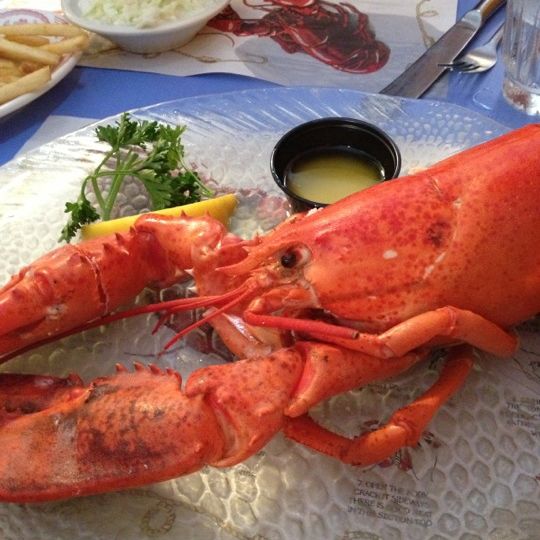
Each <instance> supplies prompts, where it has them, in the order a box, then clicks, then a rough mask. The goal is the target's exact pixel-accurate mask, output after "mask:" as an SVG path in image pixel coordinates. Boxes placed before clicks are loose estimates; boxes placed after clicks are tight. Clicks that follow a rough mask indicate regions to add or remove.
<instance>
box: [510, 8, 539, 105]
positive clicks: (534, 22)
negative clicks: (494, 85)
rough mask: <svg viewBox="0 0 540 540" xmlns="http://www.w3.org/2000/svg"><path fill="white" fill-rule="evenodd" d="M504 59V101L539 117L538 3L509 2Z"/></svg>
mask: <svg viewBox="0 0 540 540" xmlns="http://www.w3.org/2000/svg"><path fill="white" fill-rule="evenodd" d="M503 59H504V66H505V74H504V82H503V94H504V97H505V98H506V100H507V101H508V102H509V103H510V104H512V105H513V106H514V107H516V108H518V109H521V110H522V111H524V112H525V113H527V114H540V0H508V2H507V6H506V22H505V27H504V36H503Z"/></svg>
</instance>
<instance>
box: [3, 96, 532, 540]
mask: <svg viewBox="0 0 540 540" xmlns="http://www.w3.org/2000/svg"><path fill="white" fill-rule="evenodd" d="M134 114H135V115H136V116H137V117H139V118H147V119H158V120H162V121H165V122H172V123H181V124H187V126H188V130H187V131H186V134H185V146H186V151H187V156H188V160H189V161H190V162H191V163H192V164H193V165H194V166H196V167H197V168H198V169H199V170H200V172H201V174H202V175H203V176H204V177H206V178H209V179H211V181H212V182H215V185H216V186H217V187H218V189H219V190H222V191H228V190H233V191H235V192H237V193H238V195H239V199H240V206H239V208H238V211H237V213H236V216H235V219H234V221H233V224H232V227H233V229H234V230H235V231H237V232H240V233H241V234H245V235H251V234H253V233H254V232H256V231H264V230H266V229H268V228H269V227H272V226H273V225H274V224H276V223H277V222H279V221H280V220H282V219H283V218H284V217H285V216H286V215H287V211H288V207H287V204H286V203H285V201H284V200H283V198H282V196H281V193H280V192H279V191H278V190H277V188H275V187H274V183H273V181H272V179H271V177H270V174H269V166H268V163H269V156H270V151H271V149H272V146H273V145H274V144H275V142H276V141H277V140H278V139H279V138H280V136H281V135H283V133H284V132H285V131H287V130H288V129H290V128H291V127H293V126H295V125H297V124H299V123H301V122H303V121H306V120H310V119H314V118H319V117H325V116H336V115H339V116H350V117H356V118H362V119H365V120H367V121H370V122H373V123H375V124H377V125H379V126H380V127H381V128H382V129H385V130H386V131H388V132H389V134H390V135H391V136H392V137H393V138H394V139H395V141H396V142H397V144H398V145H399V147H400V149H401V151H402V154H403V162H404V163H403V172H404V173H405V172H407V171H408V170H411V169H414V168H417V167H423V166H426V165H428V164H431V163H433V162H435V161H438V160H440V159H441V158H443V157H445V156H448V155H449V154H452V153H455V152H457V151H460V150H462V149H464V148H466V147H469V146H471V145H474V144H477V143H480V142H482V141H484V140H487V139H490V138H493V137H495V136H497V135H499V134H501V133H503V132H504V131H505V129H504V128H503V127H502V126H500V125H498V124H496V123H493V122H491V121H490V120H487V119H485V118H483V117H481V116H478V115H476V114H473V113H471V112H469V111H466V110H465V109H460V108H456V107H453V106H449V105H446V104H442V103H437V102H430V101H412V100H403V99H397V98H393V97H387V96H380V95H367V94H363V93H360V92H357V91H348V90H336V89H308V88H293V89H289V88H277V89H270V90H257V91H247V92H241V93H232V94H224V95H221V96H203V97H199V98H190V99H185V100H179V101H175V102H170V103H165V104H161V105H156V106H153V107H149V108H146V109H142V110H137V111H134ZM110 121H111V119H107V120H105V121H103V123H107V122H110ZM102 152H103V146H102V145H101V144H99V143H97V142H96V141H95V138H94V135H93V126H89V127H88V128H85V129H82V130H80V131H77V132H75V133H73V134H71V135H68V136H66V137H63V138H60V139H57V140H56V141H54V142H52V143H50V144H47V145H44V146H42V147H40V148H39V149H37V150H35V151H32V152H30V153H28V154H26V155H24V156H22V157H21V158H19V159H17V160H16V161H12V162H10V163H8V164H7V165H5V166H4V167H2V168H1V169H0V186H1V187H0V230H1V231H2V234H1V235H0V278H1V280H2V281H4V280H6V279H7V277H8V275H9V274H11V273H12V272H15V271H16V270H17V269H18V268H19V267H20V266H21V265H23V264H24V263H27V262H29V261H31V260H32V259H33V258H35V257H36V256H37V255H39V254H41V253H43V252H45V251H47V250H49V249H51V248H53V247H55V246H56V239H57V237H58V233H59V231H60V229H61V227H62V224H63V222H64V214H63V206H64V202H65V201H67V200H71V199H74V198H75V197H76V195H77V191H78V189H79V186H80V182H81V179H82V178H83V177H84V175H85V174H86V173H87V172H88V171H90V170H91V169H92V167H93V166H94V165H95V164H97V162H98V161H99V160H100V156H101V155H102ZM495 166H496V165H495V164H494V167H495ZM145 205H146V199H145V197H144V194H142V193H140V192H139V191H138V190H137V189H136V187H135V186H130V187H129V188H128V189H127V190H126V192H125V193H124V199H123V203H122V209H121V212H120V213H122V214H125V213H129V212H133V210H137V211H139V210H142V209H144V208H145ZM148 294H150V293H145V294H143V295H141V299H140V300H142V301H145V300H147V298H146V296H147V295H148ZM185 322H186V321H184V323H185ZM152 324H153V319H152V317H149V318H148V319H145V318H141V319H137V320H135V319H133V320H130V321H124V322H121V323H118V324H115V325H111V326H109V327H108V328H106V329H96V330H93V331H89V332H86V333H85V334H83V335H79V336H74V337H71V338H68V339H65V340H63V341H61V342H58V343H55V344H52V345H49V346H46V347H42V348H41V349H38V350H36V351H34V352H32V353H31V354H27V355H24V356H22V357H20V358H18V359H16V360H14V361H12V362H10V363H8V364H7V365H6V366H4V369H6V370H9V371H25V372H36V371H39V372H47V373H55V374H61V375H64V374H67V373H69V372H72V371H76V372H78V373H80V374H81V375H82V376H83V377H84V378H85V379H86V380H90V379H91V378H93V377H96V376H98V375H103V374H107V373H112V372H113V369H114V368H113V366H114V363H115V362H118V361H120V362H124V363H126V364H128V365H129V364H131V363H132V362H133V361H134V360H136V359H140V360H142V361H148V362H156V363H157V364H158V365H160V366H174V367H175V368H176V369H179V370H180V371H181V372H182V374H183V375H186V374H187V373H189V372H190V371H192V370H193V369H195V368H196V367H198V366H201V365H206V364H208V363H218V362H223V361H224V357H225V356H226V354H225V353H224V352H223V350H222V347H221V346H220V345H219V342H218V341H217V340H216V339H214V336H212V335H208V334H206V333H204V332H200V333H195V334H192V335H190V337H189V339H188V340H187V342H186V344H184V345H182V347H181V348H178V349H175V350H174V351H173V352H171V353H170V354H167V355H165V356H163V357H161V358H159V359H156V353H157V352H158V351H159V350H160V348H161V346H162V345H163V344H164V343H165V341H166V340H167V339H168V337H170V335H171V330H170V329H168V328H163V329H162V330H161V331H160V332H159V334H158V335H157V336H155V337H151V336H150V329H151V327H152ZM520 333H521V336H522V347H523V348H522V350H520V351H519V353H518V354H517V355H516V357H515V358H514V359H513V360H512V361H501V360H497V359H492V358H486V357H484V356H481V357H480V358H479V359H478V362H477V369H476V370H475V371H474V372H473V373H472V375H471V376H470V378H469V379H468V381H467V383H466V384H465V386H464V388H463V389H462V390H461V391H460V393H459V394H458V395H457V396H456V397H455V398H453V399H452V400H450V402H449V403H448V404H447V405H446V406H445V407H444V408H443V409H442V411H441V412H440V414H439V415H438V416H437V417H436V419H435V420H434V421H433V422H432V423H431V425H430V426H429V432H426V434H425V436H424V438H423V439H422V441H421V444H420V445H419V446H418V447H417V448H414V449H407V450H404V451H402V452H400V454H398V455H396V456H395V458H393V459H390V460H387V461H386V462H385V463H382V464H380V465H377V466H374V467H371V468H369V469H358V468H353V467H348V466H345V465H342V464H341V463H339V462H337V461H334V460H332V459H329V458H327V457H324V456H321V455H318V454H315V453H313V452H311V451H310V450H307V449H305V448H301V447H299V446H297V445H295V444H294V443H292V442H290V441H288V440H286V439H285V438H284V437H283V436H281V435H277V436H276V437H275V438H274V439H273V440H272V442H271V443H270V444H269V445H267V447H266V448H264V449H263V451H261V452H259V453H258V454H257V455H255V456H253V457H251V458H250V459H248V460H247V461H246V462H245V463H243V464H240V465H238V466H236V467H232V468H230V469H225V470H218V469H213V468H209V467H206V468H204V469H203V470H202V471H201V472H200V473H195V474H192V475H190V476H187V477H184V478H180V479H177V480H174V481H170V482H164V483H161V484H157V485H152V486H147V487H145V488H141V489H137V490H130V491H127V492H120V493H111V494H106V495H102V496H95V497H87V498H84V499H74V500H69V501H64V502H56V503H47V504H41V505H9V504H5V505H0V535H1V536H2V537H3V538H17V539H21V538H36V537H39V538H59V539H69V540H72V539H83V538H85V539H86V538H88V539H101V538H103V539H106V538H107V539H109V538H117V539H122V540H127V539H145V538H160V539H161V538H162V539H167V540H168V539H173V538H174V539H182V540H188V539H198V540H199V539H200V540H202V539H214V538H216V539H221V540H225V539H226V540H229V539H258V540H264V539H268V540H275V539H310V540H328V539H336V540H338V539H339V540H345V539H347V540H350V539H364V540H368V539H369V540H373V539H384V540H390V539H392V540H393V539H396V540H397V539H403V540H405V539H413V538H414V539H418V540H422V539H433V540H435V539H442V538H459V539H462V540H473V539H477V540H485V539H497V540H502V539H508V540H510V539H512V540H516V539H525V538H528V539H534V538H539V537H538V531H539V530H540V518H539V517H538V516H539V515H540V508H539V507H540V503H539V501H540V487H539V485H540V479H539V474H540V451H539V434H540V425H539V408H540V407H539V402H538V399H537V396H538V395H539V389H540V388H539V376H540V369H539V366H540V364H539V357H538V355H539V353H540V343H539V340H538V325H537V324H535V322H534V321H533V322H531V323H529V324H528V325H526V326H523V327H522V328H521V329H520ZM438 367H439V363H438V362H426V363H424V364H422V365H421V366H418V368H416V369H414V370H413V371H412V372H410V373H408V374H406V375H405V376H402V377H400V378H397V379H393V380H390V381H385V382H383V383H381V384H377V385H371V386H369V387H367V388H364V389H361V390H358V391H356V392H351V393H349V394H347V395H344V396H339V397H338V398H336V399H333V400H331V401H330V402H329V403H325V404H323V405H322V406H319V407H318V408H317V410H316V411H315V412H314V414H316V415H317V417H319V418H322V419H325V420H326V421H327V422H330V423H331V424H334V425H335V426H336V427H337V428H339V429H340V430H342V431H343V432H345V433H354V432H358V431H359V430H361V429H364V428H365V427H366V426H367V427H370V426H373V425H375V424H376V423H377V422H380V421H383V420H384V419H386V418H388V416H389V415H390V413H391V412H392V411H393V410H394V409H395V408H396V407H399V406H401V405H402V404H404V403H406V402H407V401H408V400H410V399H411V398H412V397H413V396H414V395H415V394H416V393H418V391H419V389H420V387H424V386H425V385H427V384H429V382H431V381H433V380H434V378H435V377H436V372H437V371H436V368H438ZM163 435H164V437H166V436H167V434H166V433H164V434H163ZM0 441H1V436H0ZM59 459H62V457H61V456H59Z"/></svg>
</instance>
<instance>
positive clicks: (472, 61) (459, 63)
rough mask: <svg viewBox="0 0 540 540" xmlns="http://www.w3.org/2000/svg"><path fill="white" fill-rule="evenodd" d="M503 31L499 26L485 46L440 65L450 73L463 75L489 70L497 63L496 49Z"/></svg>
mask: <svg viewBox="0 0 540 540" xmlns="http://www.w3.org/2000/svg"><path fill="white" fill-rule="evenodd" d="M503 31H504V23H503V24H501V25H500V26H499V29H498V30H497V32H495V34H494V35H493V36H492V38H491V39H490V40H489V41H488V42H487V43H486V44H485V45H482V46H481V47H476V48H475V49H473V50H472V51H469V52H467V53H465V54H464V55H462V56H460V57H459V58H458V59H457V60H454V61H453V62H450V63H449V64H441V65H442V66H443V67H446V68H448V69H450V70H452V71H461V72H463V73H481V72H482V71H487V70H488V69H491V68H492V67H493V66H494V65H495V64H496V63H497V47H498V46H499V43H500V41H501V38H502V36H503Z"/></svg>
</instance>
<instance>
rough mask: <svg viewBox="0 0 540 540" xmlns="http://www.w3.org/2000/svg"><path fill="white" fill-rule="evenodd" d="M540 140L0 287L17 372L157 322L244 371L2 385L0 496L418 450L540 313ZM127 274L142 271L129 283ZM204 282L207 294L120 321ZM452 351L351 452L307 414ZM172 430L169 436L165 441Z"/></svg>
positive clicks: (38, 270)
mask: <svg viewBox="0 0 540 540" xmlns="http://www.w3.org/2000/svg"><path fill="white" fill-rule="evenodd" d="M539 176H540V126H538V125H531V126H528V127H525V128H522V129H520V130H517V131H514V132H512V133H510V134H507V135H504V136H502V137H500V138H498V139H495V140H493V141H490V142H488V143H485V144H483V145H480V146H478V147H475V148H472V149H470V150H467V151H465V152H463V153H461V154H458V155H454V156H452V157H450V158H448V159H446V160H444V161H442V162H441V163H439V164H437V165H435V166H433V167H431V168H430V169H427V170H424V171H421V172H418V173H416V174H413V175H411V176H408V177H405V178H401V179H398V180H393V181H391V182H385V183H382V184H380V185H378V186H376V187H373V188H370V189H368V190H365V191H362V192H360V193H358V194H355V195H352V196H350V197H348V198H346V199H344V200H342V201H340V202H338V203H336V204H334V205H331V206H328V207H326V208H325V209H323V210H319V211H316V212H310V213H307V214H304V215H296V216H293V217H292V218H290V219H289V220H287V221H286V222H284V223H283V224H281V225H280V226H278V227H277V228H276V229H275V230H273V231H272V232H270V233H269V234H267V235H266V236H263V237H257V238H255V239H252V240H242V239H240V238H238V237H236V236H234V235H232V234H230V233H228V232H227V231H226V230H225V228H224V227H223V226H222V225H221V224H220V223H218V222H216V221H214V220H212V219H211V218H209V217H205V218H192V219H190V218H187V217H185V216H184V217H180V218H164V217H159V216H155V215H151V214H150V215H147V216H142V217H140V218H139V219H138V220H137V222H136V223H135V225H134V227H133V228H132V229H131V231H130V232H129V233H126V234H117V235H115V236H111V237H106V238H103V239H97V240H92V241H88V242H86V243H81V244H78V245H73V246H65V247H61V248H58V249H57V250H55V251H53V252H51V253H49V254H47V255H45V256H44V257H42V258H41V259H38V260H37V261H35V262H34V263H32V264H30V265H29V266H28V267H26V268H25V269H23V270H21V272H20V273H19V274H18V275H17V276H14V277H13V278H12V279H11V281H10V282H9V283H8V284H7V285H6V286H5V287H4V288H3V289H2V290H1V291H0V354H3V355H4V356H3V359H4V360H5V359H7V358H10V357H12V356H13V355H14V354H17V352H21V351H23V350H26V349H27V348H29V347H33V346H37V345H39V344H40V343H43V342H44V341H48V340H50V339H53V338H55V337H58V336H62V335H66V334H67V333H69V332H74V331H78V330H81V329H84V328H89V327H90V326H92V325H94V326H95V325H102V324H105V323H108V322H111V321H113V320H115V319H117V318H120V317H126V316H130V315H136V314H138V313H141V312H143V311H152V310H153V311H161V312H164V313H165V316H166V315H167V314H168V313H174V312H175V311H177V310H185V309H193V308H200V307H204V308H206V311H205V314H204V316H203V317H202V318H201V320H200V321H198V322H197V323H195V324H193V325H191V326H190V327H188V328H186V329H185V330H183V331H182V332H181V333H180V335H179V336H176V337H175V338H173V339H172V340H171V343H172V342H173V341H174V340H175V339H178V338H179V337H181V336H182V335H185V333H187V332H188V331H189V330H190V329H191V328H193V327H194V326H196V325H200V324H202V323H203V322H210V324H212V325H213V327H214V329H215V330H216V331H217V332H218V333H219V335H220V336H221V338H222V340H223V341H224V343H225V344H226V345H227V346H228V347H229V348H230V349H231V351H233V352H234V353H235V354H236V355H237V356H239V357H240V358H243V359H242V360H239V361H236V362H233V363H229V364H224V365H219V366H212V367H207V368H202V369H199V370H197V371H195V372H194V373H192V374H191V376H190V377H189V378H188V379H187V381H186V382H185V384H184V385H182V381H181V379H180V375H178V374H177V373H176V372H175V371H173V370H171V369H168V370H161V369H158V368H157V367H155V366H152V365H150V366H143V365H142V364H136V365H135V368H134V370H133V371H128V370H127V369H126V368H125V367H122V366H118V368H117V373H116V374H114V375H111V376H106V377H101V378H99V379H96V380H94V381H93V382H91V383H90V384H88V385H84V384H83V383H82V381H81V380H80V378H79V377H77V376H76V375H70V376H69V377H67V378H60V377H52V376H46V375H16V374H3V375H1V376H0V388H1V391H0V400H1V401H2V407H1V408H0V411H1V412H0V414H1V418H0V426H1V427H0V441H1V442H2V447H3V452H2V457H1V458H0V499H1V500H4V501H15V502H28V501H44V500H52V499H59V498H65V497H73V496H79V495H88V494H93V493H99V492H104V491H107V490H115V489H122V488H127V487H133V486H139V485H142V484H145V483H150V482H156V481H160V480H165V479H169V478H173V477H176V476H179V475H182V474H187V473H190V472H193V471H196V470H198V469H200V468H201V467H202V466H203V465H205V464H210V465H213V466H217V467H226V466H231V465H234V464H236V463H239V462H240V461H242V460H244V459H246V458H247V457H248V456H250V455H252V454H253V453H255V452H257V451H258V450H259V449H261V448H262V447H263V446H264V445H265V444H266V443H267V442H268V441H269V440H270V439H271V438H272V437H273V436H274V435H275V434H276V433H277V432H278V431H280V430H283V431H284V432H285V434H286V435H287V436H288V437H290V438H292V439H294V440H296V441H298V442H300V443H303V444H305V445H308V446H309V447H311V448H314V449H316V450H318V451H320V452H324V453H326V454H328V455H330V456H334V457H336V458H338V459H341V460H343V461H345V462H346V463H350V464H353V465H361V466H364V465H367V464H372V463H376V462H378V461H382V460H383V459H385V458H387V457H388V456H390V455H392V454H393V453H394V452H396V451H397V450H398V449H399V448H401V447H403V446H414V445H416V444H417V442H418V440H419V437H420V436H421V434H422V432H423V430H424V429H425V427H426V426H427V424H428V423H429V422H430V420H431V418H432V417H433V416H434V414H435V413H436V412H437V410H438V409H439V407H441V405H442V404H443V403H444V402H445V401H446V400H447V399H448V398H450V397H451V396H452V395H453V394H454V393H455V392H456V391H457V390H458V389H459V388H460V386H461V385H462V383H463V382H464V380H465V379H466V377H467V374H468V373H469V371H470V369H471V367H472V365H473V361H474V359H473V352H472V351H473V347H476V348H478V349H481V350H483V351H487V352H489V353H492V354H495V355H498V356H501V357H508V356H510V355H511V354H512V353H513V352H514V350H515V349H516V346H517V338H516V336H515V335H514V333H513V332H512V330H511V328H512V327H513V326H514V325H516V324H518V323H519V322H521V321H524V320H526V319H528V318H530V317H532V316H534V315H535V314H536V313H537V312H538V311H539V308H540V235H538V231H540V211H539V207H540V178H539ZM125 268H129V273H126V272H125V270H124V269H125ZM187 273H189V274H190V275H192V276H193V278H194V279H195V283H196V285H197V289H198V293H199V296H198V297H196V298H189V299H180V300H177V301H175V300H173V301H170V302H167V303H165V304H157V305H152V306H145V307H142V308H136V309H135V310H130V311H127V312H123V313H121V314H117V313H113V314H112V315H110V313H111V312H114V311H115V310H117V308H118V307H119V306H120V305H122V304H125V303H126V302H127V301H128V300H129V299H130V298H131V297H133V296H134V295H136V294H137V293H139V292H140V291H141V289H143V288H144V287H146V286H158V287H163V286H166V285H168V284H170V283H173V282H175V281H177V280H178V279H182V277H183V276H186V275H187ZM434 347H437V348H442V350H447V354H448V356H447V361H446V363H445V365H444V367H443V369H442V371H441V374H440V377H439V379H438V381H437V382H436V383H435V384H434V385H433V386H432V387H431V388H429V389H428V390H427V391H426V392H425V393H424V394H423V395H421V396H420V397H419V398H417V399H416V400H415V401H413V402H412V403H410V404H409V405H406V406H405V407H403V408H402V409H400V410H398V411H397V412H395V413H394V414H393V416H392V417H391V418H390V420H389V421H388V423H387V424H386V425H385V426H383V427H381V428H380V429H377V430H374V431H370V432H367V433H364V434H361V435H359V436H358V437H356V438H353V439H349V438H346V437H343V436H340V435H337V434H335V433H332V432H330V431H328V430H327V429H325V428H323V427H322V426H320V425H318V424H317V423H315V421H314V420H312V419H311V417H310V416H308V411H309V410H310V408H311V407H313V406H314V405H315V404H317V403H319V402H320V401H321V400H324V399H327V398H330V397H331V396H334V395H336V394H338V393H341V392H346V391H348V390H350V389H353V388H356V387H359V386H361V385H365V384H367V383H370V382H372V381H376V380H382V379H384V378H387V377H390V376H393V375H397V374H399V373H402V372H404V371H405V370H407V369H408V368H410V367H411V366H412V365H414V364H416V363H417V362H419V361H421V360H423V359H424V358H426V356H427V354H428V352H429V350H430V349H432V348H434ZM164 434H166V436H164Z"/></svg>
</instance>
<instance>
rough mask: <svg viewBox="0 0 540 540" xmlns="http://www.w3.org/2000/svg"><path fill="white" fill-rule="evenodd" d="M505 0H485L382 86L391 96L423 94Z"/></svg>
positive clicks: (416, 96) (382, 92)
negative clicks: (388, 82) (386, 84)
mask: <svg viewBox="0 0 540 540" xmlns="http://www.w3.org/2000/svg"><path fill="white" fill-rule="evenodd" d="M504 3H505V0H482V1H481V2H480V3H479V4H478V5H477V6H476V7H475V8H474V9H472V10H470V11H468V12H467V13H465V15H464V16H463V17H462V18H461V19H460V20H459V21H458V22H457V23H456V24H454V26H452V28H450V30H448V31H447V32H446V33H445V34H444V35H443V36H442V37H441V38H440V39H439V40H438V41H437V42H435V44H434V45H432V46H431V47H430V48H429V49H428V50H427V51H426V52H425V53H424V54H423V55H422V56H421V57H420V58H419V59H418V60H417V61H416V62H414V64H411V65H410V66H409V67H408V68H407V69H406V70H405V71H404V72H403V73H402V74H401V75H400V76H399V77H397V78H396V79H395V80H394V81H393V82H391V83H390V84H389V85H388V86H387V87H385V88H384V89H383V90H381V94H386V95H389V96H403V97H412V98H418V97H420V96H421V95H422V94H423V93H424V92H425V91H426V90H427V89H428V88H429V87H430V86H431V85H432V84H433V83H434V82H435V81H436V80H437V79H438V78H439V77H440V76H441V75H442V74H443V73H444V72H445V71H446V69H447V68H446V67H444V66H441V65H439V64H449V63H451V62H452V61H453V60H455V58H456V57H457V55H458V54H459V53H460V52H461V51H462V50H463V49H464V48H465V46H466V45H467V44H468V43H469V42H470V41H471V39H472V38H473V37H474V36H475V34H476V33H477V32H478V30H479V29H480V28H481V26H482V24H484V22H485V21H486V20H487V19H488V18H489V17H490V16H491V15H492V14H493V13H494V12H495V11H496V10H497V9H498V8H500V7H501V6H502V5H503V4H504Z"/></svg>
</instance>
